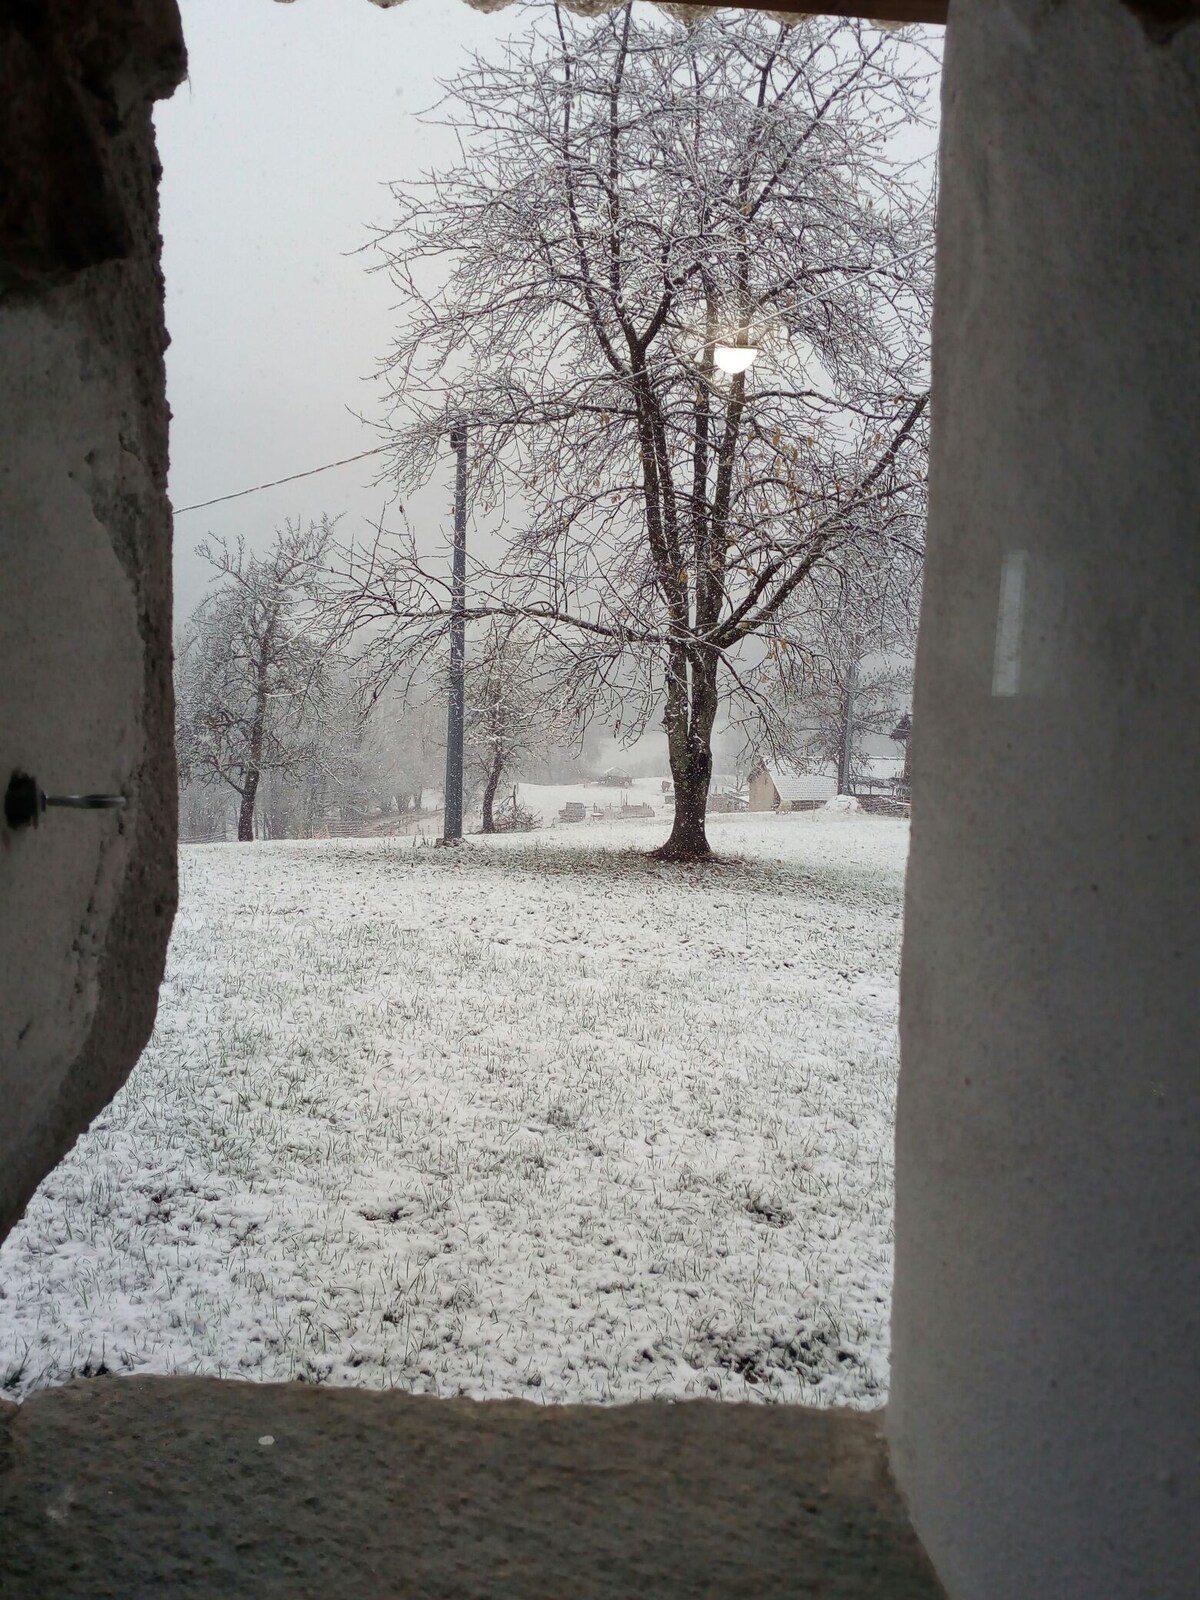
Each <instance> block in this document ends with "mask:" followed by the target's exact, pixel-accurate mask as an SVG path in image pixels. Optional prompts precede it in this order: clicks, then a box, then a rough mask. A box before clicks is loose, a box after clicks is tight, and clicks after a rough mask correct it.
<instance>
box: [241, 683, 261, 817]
mask: <svg viewBox="0 0 1200 1600" xmlns="http://www.w3.org/2000/svg"><path fill="white" fill-rule="evenodd" d="M266 722H267V696H266V692H265V689H264V688H263V687H262V682H261V675H260V687H259V693H258V698H257V701H256V703H255V707H254V722H253V724H252V726H251V729H250V749H249V751H248V753H247V756H246V781H245V783H244V784H243V786H242V804H241V808H240V810H239V811H238V843H239V844H245V843H247V842H252V841H253V839H254V802H255V800H256V798H257V796H258V783H259V779H260V778H261V777H262V747H263V732H264V729H265V728H266Z"/></svg>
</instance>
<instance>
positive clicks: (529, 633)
mask: <svg viewBox="0 0 1200 1600" xmlns="http://www.w3.org/2000/svg"><path fill="white" fill-rule="evenodd" d="M560 655H561V652H558V651H555V650H553V649H548V648H547V647H546V643H545V640H544V639H543V638H542V637H541V635H540V634H538V633H537V632H535V631H533V630H531V629H530V628H529V627H528V626H525V627H522V626H521V625H520V624H514V623H513V622H511V621H499V622H498V621H493V622H491V623H490V624H489V626H488V628H487V631H486V633H485V635H484V637H483V639H482V641H481V642H480V645H479V647H478V649H477V650H476V651H475V653H474V657H473V660H472V662H471V665H470V666H469V668H468V671H467V678H466V713H467V714H466V745H467V755H468V760H469V761H470V763H471V765H472V767H473V768H474V769H475V772H474V775H475V776H476V778H477V780H478V782H479V785H480V788H481V790H482V796H483V799H482V810H483V831H484V833H495V832H496V819H495V804H496V794H497V792H498V790H499V788H500V782H501V779H502V778H503V777H505V775H508V776H510V777H511V776H515V774H516V772H517V771H518V770H519V766H520V763H521V761H522V759H523V758H526V757H528V756H530V755H531V754H533V752H534V751H539V750H544V749H545V748H546V747H547V746H548V745H549V744H552V743H557V744H563V743H566V742H568V741H569V740H571V739H572V738H573V736H574V734H575V733H576V732H577V731H578V722H577V719H576V718H575V717H574V716H573V715H572V708H571V705H570V700H569V697H566V696H564V695H563V693H562V689H561V675H560V673H559V672H558V671H557V670H556V667H557V664H558V657H559V656H560Z"/></svg>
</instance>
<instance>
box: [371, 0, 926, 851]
mask: <svg viewBox="0 0 1200 1600" xmlns="http://www.w3.org/2000/svg"><path fill="white" fill-rule="evenodd" d="M548 16H549V23H548V26H545V25H544V26H540V27H537V28H535V29H534V30H533V31H532V32H531V34H530V36H529V37H528V38H527V39H525V40H519V41H516V42H514V43H512V44H510V45H509V46H508V49H507V53H506V55H505V57H504V59H503V60H502V61H498V62H497V61H484V60H480V59H476V60H475V61H474V62H473V63H472V65H471V66H470V67H469V68H468V70H467V71H466V72H464V73H463V74H462V75H461V76H460V77H459V78H457V79H456V80H455V81H454V83H453V84H452V85H451V86H450V88H449V94H448V102H447V104H448V108H449V109H448V113H447V114H448V117H449V120H450V121H451V123H452V125H453V126H455V127H456V128H457V129H458V130H459V132H460V136H461V139H462V141H463V145H464V157H463V161H462V164H461V165H459V166H457V167H455V168H453V169H452V170H449V171H446V172H442V173H438V174H435V175H434V176H432V177H430V178H429V179H427V180H426V181H425V182H424V183H423V184H408V185H403V186H397V187H396V188H395V190H394V193H395V196H396V199H397V202H398V205H399V209H400V215H399V219H398V221H397V222H396V224H395V226H394V228H392V229H390V230H389V231H388V232H387V233H386V234H384V235H383V236H382V238H381V244H382V247H383V249H384V250H385V252H386V259H387V265H388V266H389V268H390V270H391V272H392V274H393V276H394V277H395V280H396V282H397V283H398V284H399V285H400V287H401V288H402V289H403V291H404V295H405V302H404V304H405V320H404V323H403V325H402V327H401V329H400V332H399V334H398V336H397V339H396V342H395V346H394V349H393V352H392V354H391V356H390V358H389V360H388V363H387V372H388V374H389V377H390V380H391V383H392V386H393V394H394V397H395V407H396V409H395V413H394V416H395V420H396V431H395V435H394V438H395V451H394V456H393V458H392V466H393V468H394V471H395V473H396V475H397V477H398V479H399V480H400V482H401V484H402V485H415V484H417V483H419V482H422V481H423V480H424V479H425V478H427V477H428V476H429V474H430V472H431V471H432V470H433V468H434V466H435V463H436V458H437V452H438V449H439V441H440V440H442V439H443V438H444V437H445V435H446V434H447V433H448V432H449V431H450V429H451V427H452V426H454V425H455V419H456V418H458V417H460V416H464V415H465V416H466V417H467V419H468V422H469V434H470V440H471V449H472V453H473V463H474V464H473V493H474V496H475V499H476V504H477V506H480V507H482V508H484V509H486V508H487V507H488V506H489V505H492V504H496V505H499V504H500V503H501V502H502V501H503V503H504V504H505V506H506V507H507V508H508V514H509V516H510V518H511V519H513V520H514V521H515V522H516V524H517V528H516V531H513V532H511V533H510V534H508V536H507V543H506V548H505V552H504V555H503V557H502V558H501V559H500V560H498V561H495V562H491V563H489V562H486V561H477V562H476V564H475V566H474V568H473V570H472V572H471V574H470V581H471V599H470V602H469V605H468V608H467V612H466V615H467V617H468V619H470V618H490V617H506V618H523V619H525V621H526V623H531V624H533V625H535V626H537V627H539V628H541V629H543V630H544V631H545V632H546V633H547V634H550V635H553V636H555V637H556V638H558V639H559V640H560V641H561V642H562V643H563V644H564V645H565V646H567V647H568V648H569V649H570V651H571V654H572V657H573V660H574V663H575V678H574V683H575V689H576V691H577V692H578V693H579V694H580V695H584V696H586V695H591V696H599V697H602V698H603V697H607V699H608V701H609V703H610V705H611V704H613V703H619V705H620V717H621V721H622V724H623V726H624V727H625V728H626V729H627V730H632V729H634V728H635V727H641V726H644V725H645V724H646V723H647V722H648V721H649V720H650V718H651V717H652V715H653V714H654V712H655V710H656V709H657V708H661V710H662V718H663V723H664V726H665V728H666V733H667V739H668V747H669V756H670V765H671V771H672V774H673V777H674V783H675V820H674V827H673V829H672V832H671V836H670V838H669V839H668V840H667V842H666V843H665V844H664V845H663V846H662V848H661V850H660V851H659V854H660V855H661V856H663V857H664V858H666V859H672V860H694V859H697V858H702V857H704V856H705V855H707V854H708V842H707V839H706V836H705V825H704V813H705V802H706V797H707V793H708V788H709V783H710V779H711V773H712V731H713V726H714V722H715V720H716V717H717V713H718V709H719V704H720V694H721V687H722V672H723V671H724V683H725V686H726V687H727V688H729V689H730V690H731V691H732V692H733V693H735V694H736V693H740V694H749V695H753V694H754V693H755V692H756V689H755V683H754V680H753V678H752V677H751V676H748V675H747V673H746V671H745V668H746V666H747V663H750V664H751V665H753V663H754V659H755V649H751V648H749V647H750V645H751V644H752V642H753V641H754V640H755V639H762V640H765V641H767V643H768V644H769V643H771V642H773V641H777V640H780V639H782V638H784V637H786V634H787V631H788V627H789V624H790V619H791V617H792V615H793V613H794V611H795V609H796V607H797V606H798V605H799V604H800V602H801V600H802V588H803V585H804V584H805V583H806V580H808V579H809V578H810V576H811V575H813V574H815V573H818V572H819V571H820V570H821V569H822V568H823V567H824V566H825V565H828V564H830V563H836V562H838V561H839V560H840V559H843V558H846V557H847V556H848V555H850V554H853V556H854V559H855V560H859V561H861V560H869V559H871V558H872V557H873V556H875V557H878V558H879V559H881V560H882V559H890V557H891V554H892V552H893V550H894V548H895V547H896V546H897V545H898V544H900V545H909V546H913V547H919V545H920V542H921V540H922V537H923V525H924V479H925V421H926V418H925V411H926V398H927V395H926V382H927V380H926V335H927V322H928V298H929V291H930V246H931V239H932V210H931V204H930V194H929V184H928V182H927V181H926V180H925V178H924V177H923V176H922V175H920V174H914V173H913V172H912V171H910V170H909V169H908V168H906V167H905V166H903V165H902V164H900V163H898V162H897V161H896V160H895V159H893V157H892V156H891V155H890V154H889V149H890V145H889V141H890V140H891V138H892V136H893V134H895V132H896V131H897V129H898V128H900V127H901V126H902V125H904V124H908V123H912V122H916V121H919V120H920V118H921V116H922V106H923V102H924V95H925V92H926V87H927V81H928V78H929V77H930V76H931V73H930V72H928V71H926V70H925V69H924V67H923V66H921V65H920V64H918V62H917V60H916V51H915V48H914V46H912V45H911V44H910V43H906V42H904V41H902V40H898V39H896V38H895V37H894V36H892V35H889V34H886V33H881V32H878V31H876V30H874V29H872V28H869V27H868V26H866V25H865V24H859V23H847V22H843V21H837V20H836V19H827V18H811V19H799V18H798V19H797V20H796V22H795V24H794V25H787V26H779V25H776V24H774V23H772V22H770V21H768V20H767V19H766V18H765V17H763V16H761V15H759V14H756V13H753V12H743V13H740V14H736V13H730V12H714V13H712V14H710V15H706V16H705V17H703V18H702V19H701V20H699V21H697V22H695V23H694V25H691V26H688V27H686V28H681V27H679V26H677V25H676V24H675V23H673V22H670V21H667V20H665V19H664V18H662V16H661V15H655V14H652V13H650V12H649V11H643V10H641V9H639V10H636V11H635V9H634V8H633V6H632V5H631V4H630V5H626V6H625V7H623V8H622V9H620V10H618V11H615V12H613V13H611V14H609V15H608V16H605V17H603V18H601V19H599V20H596V21H593V22H580V21H575V20H572V19H571V18H569V17H568V16H566V15H565V14H564V13H563V12H562V10H561V9H560V8H559V7H558V6H557V5H554V6H552V7H551V8H550V9H549V12H548ZM750 349H757V350H758V351H759V355H758V360H757V365H756V366H755V367H754V368H753V371H750V370H749V369H748V367H747V364H746V363H747V361H748V356H747V354H746V352H747V351H748V350H750ZM505 497H507V498H505ZM341 566H342V573H341V576H342V578H343V581H344V586H345V596H346V612H345V617H346V622H347V625H349V626H358V625H364V624H371V625H379V624H381V623H382V624H384V627H383V629H382V631H380V632H378V633H376V635H375V636H374V639H373V642H372V645H371V648H372V649H373V650H374V651H375V652H376V656H377V662H378V664H379V666H380V668H381V670H384V671H386V670H391V669H393V668H394V665H395V660H396V659H397V658H398V657H400V656H402V655H403V654H404V652H405V651H408V650H422V649H427V648H428V647H429V641H430V639H431V637H433V636H434V635H435V634H438V633H440V632H441V631H444V630H445V628H446V627H447V626H448V623H449V619H450V616H451V613H452V610H453V606H452V602H451V599H450V594H449V589H448V584H447V580H446V577H445V574H444V573H443V572H442V570H441V568H440V566H437V565H435V564H434V563H431V562H429V561H428V560H423V559H422V558H421V555H420V553H419V552H418V550H417V547H416V543H415V540H413V539H412V538H411V536H408V537H401V538H398V539H397V538H392V539H388V538H385V537H383V536H382V535H381V537H380V538H379V539H378V540H376V541H375V543H374V544H373V546H371V547H370V548H368V549H366V550H349V551H343V552H342V562H341ZM760 648H761V647H756V649H759V650H760Z"/></svg>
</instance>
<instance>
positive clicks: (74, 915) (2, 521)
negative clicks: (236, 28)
mask: <svg viewBox="0 0 1200 1600" xmlns="http://www.w3.org/2000/svg"><path fill="white" fill-rule="evenodd" d="M182 69H183V49H182V38H181V36H180V33H179V24H178V16H177V14H176V13H175V10H174V6H173V4H163V3H159V0H108V3H107V4H99V5H95V6H90V5H83V4H80V3H75V0H54V3H51V4H47V5H45V6H38V7H25V8H19V7H11V8H9V9H8V10H6V11H5V13H4V15H3V17H2V18H0V101H2V102H3V109H2V110H0V188H3V202H2V203H0V396H2V403H0V410H2V412H3V428H2V429H0V685H3V715H2V716H0V789H2V788H4V787H6V786H7V784H8V781H9V777H10V774H11V773H12V772H13V771H14V770H15V769H22V770H24V771H25V772H28V773H31V774H33V775H34V776H35V777H36V778H37V779H38V780H39V782H40V783H41V784H42V786H43V787H44V788H45V789H47V790H49V791H50V792H52V793H53V792H59V793H61V792H78V791H80V790H105V791H115V792H121V793H124V794H125V795H126V796H127V797H128V805H127V808H126V810H125V811H124V812H117V811H105V812H83V811H51V812H49V813H48V814H47V815H46V817H45V818H44V819H43V821H42V823H41V825H40V826H39V827H38V828H36V829H34V828H25V829H22V830H20V831H14V830H12V829H9V828H8V827H6V826H5V825H4V823H3V821H2V820H0V907H2V915H0V1105H2V1106H3V1116H2V1117H0V1236H2V1235H3V1233H5V1232H7V1230H8V1229H9V1227H11V1225H12V1223H13V1222H14V1221H15V1220H16V1218H17V1217H18V1216H19V1215H20V1212H21V1209H22V1207H23V1206H24V1204H25V1202H26V1200H27V1199H28V1198H29V1195H30V1194H31V1193H32V1191H33V1189H34V1188H35V1186H36V1185H37V1183H38V1182H39V1180H40V1179H41V1177H42V1176H43V1175H44V1174H45V1173H46V1172H47V1171H48V1170H49V1169H50V1167H51V1166H53V1164H54V1163H55V1161H57V1160H58V1159H59V1157H60V1156H61V1155H62V1154H63V1152H64V1151H65V1150H67V1149H68V1148H69V1147H70V1145H71V1144H72V1143H73V1142H74V1140H75V1138H76V1137H77V1135H78V1134H79V1132H80V1131H81V1130H82V1129H83V1128H84V1127H86V1125H87V1123H88V1122H89V1121H90V1120H91V1118H92V1117H93V1116H94V1115H95V1114H96V1112H97V1111H98V1110H99V1109H100V1108H101V1106H103V1105H104V1104H105V1102H106V1101H107V1100H108V1099H109V1098H111V1096H112V1094H113V1093H114V1092H115V1090H116V1089H117V1088H118V1087H119V1086H120V1084H121V1083H122V1082H123V1081H124V1079H125V1077H126V1076H127V1074H128V1072H129V1070H130V1068H131V1067H132V1066H133V1064H134V1062H135V1061H136V1059H137V1056H138V1054H139V1052H140V1050H141V1048H142V1046H143V1044H144V1043H145V1040H146V1038H147V1037H148V1035H149V1032H150V1029H151V1027H152V1025H153V1020H154V1011H155V1005H156V1000H157V990H158V982H159V978H160V977H161V973H162V966H163V961H164V958H165V952H166V944H167V937H168V934H169V932H170V926H171V917H172V913H173V910H174V905H175V804H176V800H175V778H174V758H173V753H172V696H171V620H170V538H171V534H170V509H169V506H168V504H167V499H166V488H165V486H166V465H167V408H166V396H165V387H164V376H163V359H162V357H163V350H164V348H165V344H166V335H165V331H164V327H163V320H162V285H161V280H160V276H159V270H158V244H159V241H158V231H157V187H156V186H157V176H158V171H157V161H156V158H155V153H154V142H153V133H152V129H151V124H150V107H151V103H152V100H153V98H154V97H155V96H156V95H157V94H160V93H163V92H167V91H168V90H169V88H170V87H171V86H172V85H173V84H174V82H175V81H177V78H178V76H179V74H180V73H181V72H182Z"/></svg>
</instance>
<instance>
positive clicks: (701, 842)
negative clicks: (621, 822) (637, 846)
mask: <svg viewBox="0 0 1200 1600" xmlns="http://www.w3.org/2000/svg"><path fill="white" fill-rule="evenodd" d="M687 678H688V667H687V661H686V658H685V657H684V655H683V652H682V651H681V652H680V653H679V655H678V656H677V657H676V658H675V659H674V660H673V661H672V663H671V665H670V667H669V669H668V672H667V705H666V711H665V713H664V716H663V722H664V725H665V726H666V730H667V748H668V750H669V752H670V758H671V776H672V778H673V779H674V780H675V821H674V823H673V824H672V827H671V836H670V838H669V839H668V840H667V842H666V843H665V844H662V845H660V846H659V847H658V849H657V850H652V851H651V852H650V853H651V855H652V856H653V857H654V859H655V860H656V861H709V860H711V859H712V850H711V849H710V848H709V843H708V835H707V833H706V831H705V821H704V817H705V810H706V807H707V804H708V789H709V785H710V783H711V782H712V766H713V759H712V730H713V723H714V722H715V721H716V715H717V662H716V657H715V656H708V655H705V656H704V657H703V658H702V659H701V661H700V662H699V663H698V664H693V666H692V668H691V680H692V682H691V694H690V696H689V695H688V693H687Z"/></svg>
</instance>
